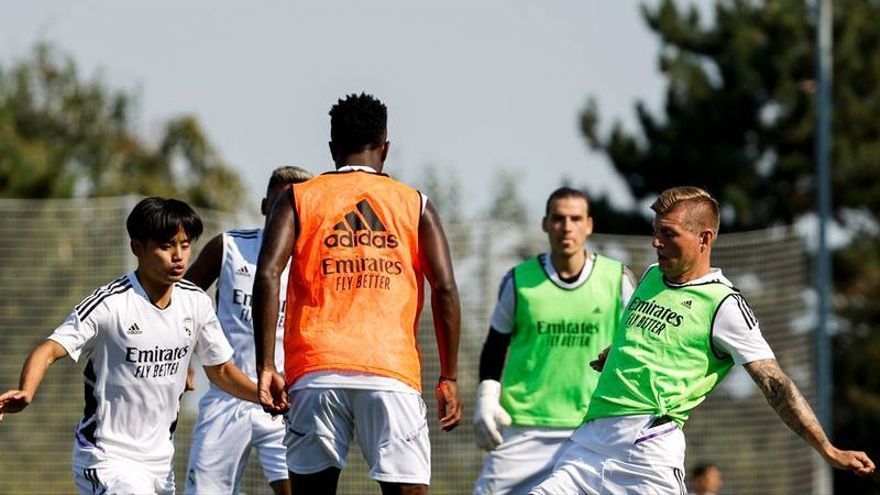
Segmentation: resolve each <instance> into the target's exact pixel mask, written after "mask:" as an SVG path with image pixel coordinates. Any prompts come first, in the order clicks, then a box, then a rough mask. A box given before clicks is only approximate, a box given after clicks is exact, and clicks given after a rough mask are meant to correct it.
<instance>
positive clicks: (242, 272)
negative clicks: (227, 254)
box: [235, 265, 251, 277]
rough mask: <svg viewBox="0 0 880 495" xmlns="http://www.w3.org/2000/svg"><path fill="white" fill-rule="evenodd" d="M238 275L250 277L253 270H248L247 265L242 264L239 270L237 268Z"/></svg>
mask: <svg viewBox="0 0 880 495" xmlns="http://www.w3.org/2000/svg"><path fill="white" fill-rule="evenodd" d="M235 274H236V275H241V276H242V277H250V276H251V272H250V270H248V267H247V265H241V266H240V267H239V268H238V270H235Z"/></svg>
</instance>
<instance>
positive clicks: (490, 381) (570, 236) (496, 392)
mask: <svg viewBox="0 0 880 495" xmlns="http://www.w3.org/2000/svg"><path fill="white" fill-rule="evenodd" d="M542 227H543V229H544V232H546V233H547V238H548V241H549V244H550V251H549V252H546V253H543V254H540V255H538V256H536V257H534V258H531V259H529V260H526V261H525V262H523V263H520V264H519V265H517V266H515V267H514V268H513V269H512V270H510V271H509V272H508V273H507V275H506V276H505V277H504V279H503V280H502V282H501V289H500V293H499V297H498V302H497V304H496V305H495V311H494V313H493V315H492V320H491V323H490V329H489V334H488V336H487V338H486V342H485V344H484V345H483V352H482V353H481V355H480V386H479V389H478V392H477V396H478V397H477V405H476V407H475V413H474V429H475V434H476V439H477V444H478V445H479V446H480V447H481V448H483V449H484V450H487V451H489V453H488V455H487V456H486V458H485V461H484V463H483V470H482V472H481V473H480V477H479V479H478V480H477V483H476V486H475V489H474V494H475V495H525V494H527V493H528V491H529V489H530V488H531V487H532V486H534V485H535V484H537V483H538V482H540V481H541V480H543V479H544V478H545V477H547V476H548V475H549V474H550V471H551V470H552V468H553V462H554V459H555V457H556V455H557V454H558V453H559V451H560V450H561V449H562V447H563V445H564V444H565V442H566V441H567V440H568V437H570V436H571V434H572V433H573V432H574V430H575V429H576V428H577V427H578V426H580V424H581V422H582V421H583V418H584V414H586V412H587V406H588V404H589V401H590V395H592V393H593V389H594V388H595V387H596V380H597V379H598V374H597V373H596V372H594V371H593V370H591V369H590V368H589V366H587V364H588V363H589V362H590V361H591V360H592V359H593V358H594V357H595V355H596V354H597V353H598V352H600V351H601V350H602V349H604V348H606V347H608V345H609V344H610V343H611V336H612V334H613V333H614V329H615V328H616V326H617V322H618V321H619V320H620V315H621V311H622V310H623V306H624V304H625V301H626V300H627V299H628V298H629V296H630V294H632V291H633V289H634V286H635V284H634V283H633V280H632V274H631V273H630V271H629V270H628V269H626V267H624V266H623V264H622V263H620V262H619V261H617V260H613V259H611V258H608V257H605V256H602V255H600V254H597V253H592V252H589V251H587V249H586V247H585V244H586V241H587V238H588V237H589V236H590V234H592V232H593V219H592V218H591V217H590V210H589V202H588V200H587V196H586V195H585V194H584V193H583V192H581V191H578V190H576V189H572V188H569V187H562V188H559V189H557V190H556V191H554V192H553V193H552V194H551V195H550V197H549V199H548V200H547V207H546V210H545V215H544V219H543V221H542Z"/></svg>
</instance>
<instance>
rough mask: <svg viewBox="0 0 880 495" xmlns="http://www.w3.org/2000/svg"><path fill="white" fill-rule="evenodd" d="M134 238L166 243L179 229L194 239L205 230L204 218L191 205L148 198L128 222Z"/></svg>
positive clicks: (131, 214) (127, 225)
mask: <svg viewBox="0 0 880 495" xmlns="http://www.w3.org/2000/svg"><path fill="white" fill-rule="evenodd" d="M125 227H126V228H127V229H128V236H129V237H130V238H131V239H132V240H136V241H141V242H146V241H147V240H150V239H152V240H154V241H156V242H167V241H169V240H171V239H172V238H174V236H176V235H177V232H178V231H179V230H180V229H183V231H184V232H186V235H187V236H188V237H189V240H191V241H195V240H196V239H198V238H199V236H201V235H202V230H203V229H204V227H203V225H202V219H201V218H200V217H199V215H198V213H196V212H195V211H194V210H193V209H192V208H190V206H189V205H188V204H186V203H184V202H183V201H180V200H177V199H165V198H157V197H152V198H145V199H142V200H140V201H139V202H138V204H136V205H135V207H134V208H133V209H132V210H131V213H129V215H128V220H126V221H125Z"/></svg>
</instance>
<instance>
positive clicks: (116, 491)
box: [73, 451, 174, 495]
mask: <svg viewBox="0 0 880 495" xmlns="http://www.w3.org/2000/svg"><path fill="white" fill-rule="evenodd" d="M73 482H74V483H75V484H76V489H77V490H78V491H79V493H81V494H82V495H123V494H124V495H154V494H157V495H174V470H173V469H172V467H171V462H170V461H169V462H168V463H167V464H147V463H141V462H136V461H124V460H118V459H112V460H111V459H95V457H94V456H87V455H81V454H80V453H78V452H77V451H74V455H73Z"/></svg>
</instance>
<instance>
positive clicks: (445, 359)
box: [282, 201, 462, 431]
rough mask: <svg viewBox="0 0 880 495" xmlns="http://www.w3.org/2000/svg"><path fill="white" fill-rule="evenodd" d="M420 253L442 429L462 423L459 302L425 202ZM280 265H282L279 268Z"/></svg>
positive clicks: (436, 220) (441, 237)
mask: <svg viewBox="0 0 880 495" xmlns="http://www.w3.org/2000/svg"><path fill="white" fill-rule="evenodd" d="M419 246H420V249H419V253H420V258H421V260H420V261H421V265H422V269H423V270H424V273H425V278H427V279H428V284H430V285H431V310H432V312H433V315H434V334H435V335H436V338H437V348H438V350H439V353H440V381H439V382H438V384H437V389H436V391H435V392H436V396H437V417H438V418H439V419H440V426H441V428H442V429H443V430H444V431H449V430H452V429H453V428H455V427H456V426H458V425H459V424H460V423H461V414H462V403H461V398H460V397H459V394H458V384H457V383H456V382H455V379H456V378H457V370H458V340H459V335H460V332H461V304H460V302H459V299H458V286H457V285H456V284H455V275H454V273H453V271H452V258H451V257H450V255H449V244H448V243H447V242H446V234H444V232H443V226H442V224H441V223H440V216H439V215H438V214H437V210H436V209H435V208H434V205H433V204H431V201H428V203H427V205H426V207H425V212H424V214H423V215H422V220H421V222H420V223H419ZM282 268H283V267H282ZM444 378H445V379H444Z"/></svg>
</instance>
